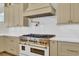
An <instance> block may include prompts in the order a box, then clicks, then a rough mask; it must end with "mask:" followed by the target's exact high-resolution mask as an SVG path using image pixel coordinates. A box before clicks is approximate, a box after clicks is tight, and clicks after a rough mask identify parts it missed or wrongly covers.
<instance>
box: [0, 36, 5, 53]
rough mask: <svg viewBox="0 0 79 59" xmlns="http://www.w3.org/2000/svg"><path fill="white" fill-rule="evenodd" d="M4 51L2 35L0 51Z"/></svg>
mask: <svg viewBox="0 0 79 59" xmlns="http://www.w3.org/2000/svg"><path fill="white" fill-rule="evenodd" d="M3 51H4V43H3V37H0V52H3Z"/></svg>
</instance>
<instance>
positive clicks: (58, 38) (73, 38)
mask: <svg viewBox="0 0 79 59" xmlns="http://www.w3.org/2000/svg"><path fill="white" fill-rule="evenodd" d="M21 35H23V34H18V35H17V34H16V35H14V34H0V36H14V37H19V36H21ZM50 40H56V41H67V42H79V38H78V37H57V36H56V37H52V38H50Z"/></svg>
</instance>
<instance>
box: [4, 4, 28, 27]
mask: <svg viewBox="0 0 79 59" xmlns="http://www.w3.org/2000/svg"><path fill="white" fill-rule="evenodd" d="M6 5H7V4H5V7H4V10H5V11H4V14H5V15H4V17H5V25H6V26H8V27H16V26H28V19H27V17H24V16H23V13H24V11H25V10H26V9H27V3H24V4H22V3H14V4H10V5H7V6H6Z"/></svg>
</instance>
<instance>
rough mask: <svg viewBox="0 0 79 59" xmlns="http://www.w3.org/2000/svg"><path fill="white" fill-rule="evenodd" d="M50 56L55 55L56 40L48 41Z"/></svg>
mask: <svg viewBox="0 0 79 59" xmlns="http://www.w3.org/2000/svg"><path fill="white" fill-rule="evenodd" d="M50 56H57V41H50Z"/></svg>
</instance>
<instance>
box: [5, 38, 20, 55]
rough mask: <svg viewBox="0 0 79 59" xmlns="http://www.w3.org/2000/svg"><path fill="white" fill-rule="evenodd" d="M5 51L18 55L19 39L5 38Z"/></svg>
mask: <svg viewBox="0 0 79 59" xmlns="http://www.w3.org/2000/svg"><path fill="white" fill-rule="evenodd" d="M6 46H7V47H6V49H5V50H6V51H7V52H9V53H11V54H14V55H18V54H19V39H18V38H15V37H7V39H6Z"/></svg>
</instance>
